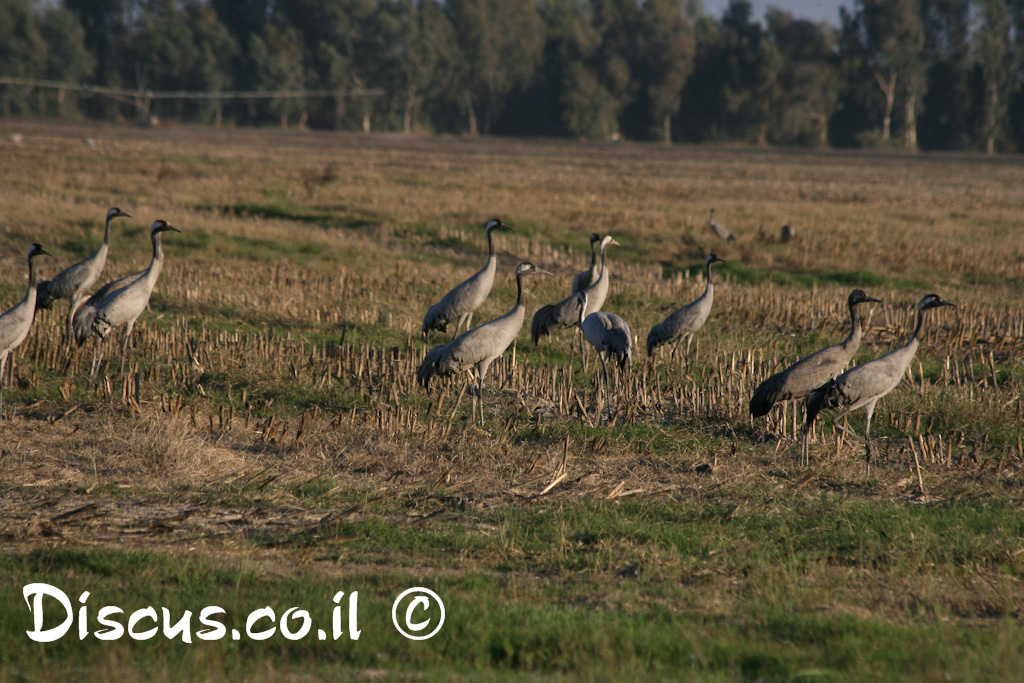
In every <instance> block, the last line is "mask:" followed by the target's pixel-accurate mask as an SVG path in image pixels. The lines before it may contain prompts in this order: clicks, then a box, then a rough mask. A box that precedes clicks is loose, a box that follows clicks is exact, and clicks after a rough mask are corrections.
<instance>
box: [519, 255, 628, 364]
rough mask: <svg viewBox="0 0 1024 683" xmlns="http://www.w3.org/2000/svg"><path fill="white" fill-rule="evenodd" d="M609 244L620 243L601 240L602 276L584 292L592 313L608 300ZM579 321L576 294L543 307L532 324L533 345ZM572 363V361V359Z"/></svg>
mask: <svg viewBox="0 0 1024 683" xmlns="http://www.w3.org/2000/svg"><path fill="white" fill-rule="evenodd" d="M609 244H618V242H616V241H615V238H614V237H612V236H611V235H605V236H604V237H602V238H601V274H600V275H599V276H598V278H597V281H596V282H594V284H592V285H590V286H589V287H587V288H585V289H584V290H582V291H584V292H586V293H587V300H588V301H589V303H590V310H591V312H597V311H599V310H601V307H602V306H604V301H605V299H607V298H608V288H609V286H610V283H611V280H610V274H609V272H608V254H607V253H606V250H607V248H608V245H609ZM579 319H580V300H579V298H578V297H577V296H576V294H571V295H569V296H568V297H566V298H565V299H562V300H561V301H559V302H558V303H557V304H551V305H548V306H541V307H540V308H539V309H537V312H536V313H534V314H533V320H532V321H531V323H530V336H531V337H532V338H533V343H534V344H539V343H540V339H541V337H546V336H547V335H549V334H551V333H552V332H553V331H555V330H562V329H566V328H569V327H575V326H576V324H577V323H579ZM573 340H574V341H575V337H573ZM571 348H572V347H571V346H570V349H571ZM571 363H572V360H571V358H570V364H571Z"/></svg>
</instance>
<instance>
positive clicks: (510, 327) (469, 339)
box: [416, 261, 551, 424]
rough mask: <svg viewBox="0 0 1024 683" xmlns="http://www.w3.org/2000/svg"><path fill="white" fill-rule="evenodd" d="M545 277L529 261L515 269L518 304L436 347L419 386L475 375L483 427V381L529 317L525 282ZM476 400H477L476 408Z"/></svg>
mask: <svg viewBox="0 0 1024 683" xmlns="http://www.w3.org/2000/svg"><path fill="white" fill-rule="evenodd" d="M538 273H543V274H547V275H550V274H551V273H549V272H548V271H546V270H544V269H543V268H538V267H537V266H535V265H533V264H532V263H530V262H528V261H524V262H523V263H520V264H519V265H518V266H517V267H516V287H517V290H518V293H517V294H516V303H515V306H513V307H512V310H511V311H509V312H508V313H506V314H505V315H503V316H501V317H500V318H496V319H494V320H492V321H490V322H488V323H484V324H483V325H480V326H478V327H474V328H473V329H471V330H468V331H466V332H463V333H462V334H461V335H459V336H458V337H456V338H455V339H453V340H452V341H450V342H448V343H447V344H442V345H440V346H436V347H434V348H432V349H431V350H430V351H428V352H427V354H426V356H424V358H423V362H422V363H421V364H420V369H419V371H418V372H417V373H416V374H417V377H418V378H419V382H420V384H422V385H423V386H424V387H425V388H428V389H429V388H430V380H431V378H433V377H434V376H435V375H440V376H448V375H455V374H458V373H461V372H463V371H466V372H468V373H469V374H470V378H472V376H473V371H474V370H475V371H476V380H477V398H479V400H480V424H483V422H484V407H483V388H484V377H486V376H487V369H488V368H489V367H490V366H491V363H493V362H494V360H495V359H496V358H498V357H499V356H500V355H501V354H503V353H505V349H507V348H508V347H509V346H511V344H512V342H513V341H514V340H515V338H516V335H518V334H519V330H520V329H521V328H522V326H523V319H524V318H525V317H526V282H525V278H526V277H527V276H529V275H536V274H538ZM475 403H476V398H474V404H475ZM473 420H474V421H475V420H476V408H475V406H474V409H473Z"/></svg>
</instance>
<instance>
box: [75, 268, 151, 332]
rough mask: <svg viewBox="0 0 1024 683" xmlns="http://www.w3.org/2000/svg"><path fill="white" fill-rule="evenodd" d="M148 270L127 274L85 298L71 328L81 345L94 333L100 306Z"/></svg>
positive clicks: (76, 312)
mask: <svg viewBox="0 0 1024 683" xmlns="http://www.w3.org/2000/svg"><path fill="white" fill-rule="evenodd" d="M145 273H146V271H144V270H141V271H139V272H138V273H132V274H131V275H126V276H124V277H123V278H120V279H118V280H114V281H112V282H108V283H107V284H105V285H103V286H102V287H100V288H99V289H97V290H96V291H95V292H94V293H93V295H92V296H90V297H89V298H88V299H86V300H85V303H84V304H82V305H81V307H79V309H78V310H77V311H75V317H74V318H73V319H72V321H71V328H72V331H73V332H74V335H75V341H76V342H78V345H79V346H81V345H82V344H84V343H85V342H86V340H87V339H88V338H89V337H90V336H91V335H92V333H93V331H94V330H95V329H96V320H97V315H98V313H99V310H98V309H99V308H100V307H101V306H102V305H103V302H104V301H105V300H106V299H107V298H108V297H111V296H112V295H114V294H115V293H116V292H118V291H120V290H121V289H124V288H125V287H130V286H131V285H133V284H134V283H135V281H136V280H138V279H139V278H140V277H142V276H143V275H144V274H145Z"/></svg>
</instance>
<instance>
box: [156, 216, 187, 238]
mask: <svg viewBox="0 0 1024 683" xmlns="http://www.w3.org/2000/svg"><path fill="white" fill-rule="evenodd" d="M168 230H173V231H174V232H181V230H178V229H177V228H176V227H174V226H173V225H171V224H170V223H168V222H167V221H165V220H162V219H158V220H155V221H153V225H151V226H149V234H150V235H155V234H157V233H159V232H166V231H168Z"/></svg>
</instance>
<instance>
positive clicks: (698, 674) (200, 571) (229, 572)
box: [0, 480, 1024, 680]
mask: <svg viewBox="0 0 1024 683" xmlns="http://www.w3.org/2000/svg"><path fill="white" fill-rule="evenodd" d="M327 486H328V485H327V484H326V483H324V482H318V481H315V480H314V481H311V482H307V483H306V484H303V485H301V486H298V487H295V488H294V491H293V493H294V495H295V497H296V500H297V501H299V503H300V504H302V505H316V504H318V500H319V497H320V496H322V495H323V494H324V493H325V492H326V489H327ZM211 493H214V494H216V493H217V492H216V491H213V492H211ZM751 493H752V494H753V496H752V498H751V499H750V501H749V504H747V505H742V506H740V507H737V506H736V505H733V504H731V503H729V502H727V501H726V500H724V499H723V500H717V499H715V498H711V499H709V500H707V501H704V502H693V501H689V502H688V501H666V502H648V501H640V500H633V501H629V500H627V501H623V502H621V503H619V504H610V503H591V502H583V503H575V504H563V505H553V506H547V507H540V508H538V507H529V506H515V505H513V506H507V507H503V508H498V509H495V510H491V511H487V512H478V513H466V512H464V511H461V508H460V507H459V506H458V505H457V504H456V503H457V502H456V501H455V500H454V499H450V500H448V503H447V504H448V505H449V507H448V510H449V512H448V513H446V516H447V517H448V523H446V524H443V525H441V524H436V525H431V524H428V525H426V526H413V525H408V524H402V523H396V522H395V521H393V520H394V519H396V518H398V519H400V518H401V515H402V514H403V513H404V512H405V511H406V510H409V509H410V506H411V507H412V509H416V508H417V507H418V505H419V504H420V503H421V502H422V498H420V497H408V496H398V497H391V498H389V499H387V500H384V501H382V502H378V503H371V504H369V505H368V507H367V508H366V510H365V511H364V512H363V513H362V514H361V515H359V516H358V517H356V518H355V519H352V520H346V521H341V522H338V523H335V524H333V525H329V526H326V527H316V528H314V529H311V530H310V531H309V532H304V533H300V534H291V533H289V534H283V533H282V534H277V535H275V534H274V533H272V532H264V533H262V534H261V535H259V536H257V537H252V538H251V539H250V541H249V542H250V543H253V544H256V545H257V546H263V545H266V544H271V545H273V546H274V547H277V548H279V549H280V550H281V551H282V552H284V553H285V555H284V556H283V558H282V561H283V562H285V563H286V564H287V563H288V560H287V559H286V558H287V557H288V556H289V553H299V554H301V556H305V557H310V553H312V557H313V558H314V559H315V561H316V562H320V563H323V562H329V563H336V564H338V565H339V566H342V567H350V568H351V570H350V571H345V572H343V573H341V574H338V573H337V572H335V571H326V572H321V571H319V570H318V569H317V565H316V564H314V565H307V566H303V565H299V564H291V566H290V567H289V571H287V572H281V571H279V570H278V568H276V567H275V565H273V564H270V565H264V564H261V563H253V562H250V561H248V560H247V559H246V555H245V554H244V553H243V554H242V555H239V556H238V557H237V558H236V559H225V560H214V559H211V558H207V557H204V556H202V555H196V554H193V553H163V552H147V551H122V550H97V549H88V548H75V547H57V548H42V549H37V550H33V551H29V552H23V553H22V552H8V553H6V554H4V555H0V571H2V573H3V575H4V576H5V577H6V582H7V584H8V586H9V590H7V591H4V593H3V595H2V597H0V636H2V637H4V638H5V642H7V643H8V646H7V647H5V648H4V650H3V652H2V653H0V668H3V669H5V670H6V671H8V672H14V671H17V672H18V675H19V676H27V677H37V676H47V677H52V676H55V675H60V676H62V677H66V676H81V675H85V673H86V672H87V671H90V670H94V669H96V668H97V667H98V668H99V670H120V669H123V667H124V666H125V662H128V661H130V662H131V667H132V669H133V670H136V671H142V672H145V673H146V675H148V676H154V675H158V676H161V677H170V678H180V677H189V676H191V675H195V674H196V673H198V672H199V671H202V672H203V674H202V675H203V676H204V677H207V678H233V679H237V678H238V677H247V678H251V677H257V678H259V677H261V676H262V675H264V672H265V671H266V668H267V667H268V666H270V667H272V668H273V669H274V670H277V671H280V670H288V671H290V672H291V673H292V674H297V675H306V676H326V677H332V676H333V677H337V676H339V675H340V676H347V675H353V674H356V673H358V672H365V671H367V670H371V669H372V670H377V671H380V670H383V671H387V672H391V673H392V674H402V673H411V672H414V671H419V672H422V671H428V672H430V674H429V675H430V676H436V677H439V678H446V677H450V676H453V675H455V676H468V677H471V678H479V677H488V678H508V677H519V676H524V675H525V676H530V677H535V676H554V677H572V678H574V679H587V680H595V679H601V680H607V679H612V680H634V679H635V677H636V675H638V672H644V673H645V675H653V676H655V677H660V676H669V677H671V676H678V675H680V674H681V673H682V672H685V675H686V677H687V678H688V679H695V680H723V679H726V680H733V679H738V678H767V679H784V680H790V679H794V678H799V677H803V676H810V675H817V676H820V675H826V676H828V677H838V678H840V679H850V680H859V679H864V678H882V679H890V680H892V679H901V678H908V677H909V678H931V677H939V678H941V677H950V678H953V679H957V680H961V679H965V678H966V679H992V678H999V677H1000V674H1001V672H1005V671H1006V670H1007V669H1006V667H1011V669H1009V670H1014V669H1012V667H1018V666H1019V665H1020V664H1021V663H1022V662H1021V654H1020V652H1021V646H1022V645H1024V635H1022V632H1021V629H1020V628H1019V626H1018V625H1017V624H1016V622H1015V616H1014V615H1015V613H1016V612H1015V610H1017V609H1018V607H1017V606H1016V604H1015V603H1014V602H1013V600H1012V599H1011V598H1010V596H1006V598H1005V599H1004V600H1003V601H1002V602H1000V601H999V600H998V599H997V600H994V601H991V602H990V603H989V604H987V605H986V606H985V607H986V609H988V610H989V611H988V613H986V614H985V618H984V621H982V622H978V621H975V622H974V623H973V625H971V626H967V625H961V624H958V623H957V622H954V621H949V620H947V619H946V617H948V616H949V615H951V614H955V613H956V611H957V610H962V609H963V608H964V606H963V605H960V604H957V603H955V601H954V602H952V603H949V602H945V601H944V600H943V598H941V597H938V596H932V597H927V595H926V594H923V593H922V594H921V595H920V596H918V597H917V598H914V599H910V600H908V601H907V606H906V609H905V611H904V613H903V614H902V615H894V614H892V613H888V614H872V613H869V612H867V610H858V608H856V607H854V606H850V607H849V608H848V609H846V610H843V609H837V608H836V605H839V606H840V607H841V606H842V605H850V604H851V601H855V600H856V598H853V597H852V596H854V595H857V593H858V591H860V590H863V591H867V592H868V594H870V593H871V591H873V590H875V589H879V588H881V589H882V590H885V589H886V587H887V586H892V587H893V588H895V587H897V586H913V585H915V582H916V581H917V578H916V577H919V576H923V575H925V574H927V575H929V576H933V577H934V576H943V577H949V579H950V580H954V581H959V580H967V579H968V578H969V577H971V576H973V575H975V574H976V573H977V572H979V571H986V572H988V573H989V576H990V577H991V576H998V575H999V573H1000V572H1002V573H1003V574H1006V572H1009V576H1012V577H1016V578H1019V572H1018V571H1017V570H1016V569H1009V568H1008V567H1009V566H1010V565H1012V557H1013V552H1014V550H1015V548H1016V546H1015V543H1014V542H1011V541H1010V539H1013V538H1019V537H1020V535H1021V534H1022V533H1024V522H1022V521H1021V518H1020V515H1019V514H1018V512H1017V510H1016V509H1014V508H1013V506H1010V505H1008V504H1006V503H1002V502H998V501H993V500H982V501H974V503H973V504H971V505H955V504H954V505H944V506H940V507H923V506H918V507H914V506H907V505H902V504H891V503H885V502H865V501H853V500H849V499H846V498H844V497H842V496H828V495H825V496H787V495H783V496H781V498H780V497H778V496H776V495H774V494H772V493H771V492H769V491H764V492H761V493H758V492H757V491H752V492H751ZM239 495H240V496H243V497H247V498H249V499H250V500H252V499H253V495H254V494H253V493H252V492H246V491H243V492H241V493H240V494H239ZM766 502H768V503H769V504H770V507H768V508H765V507H764V504H765V503H766ZM346 504H347V503H346ZM442 504H445V503H444V500H442ZM431 505H432V506H433V507H436V505H437V502H433V503H431ZM997 538H999V539H1007V540H1006V542H1000V541H997V542H993V541H992V539H997ZM639 547H643V548H644V549H645V550H644V552H643V553H642V554H638V553H637V548H639ZM296 557H298V555H297V556H296ZM866 567H871V568H872V569H873V572H872V573H871V574H861V573H860V569H859V568H866ZM992 570H994V571H995V572H996V573H995V574H993V573H992ZM723 578H725V579H726V581H725V583H724V584H723V583H722V579H723ZM581 579H584V580H581ZM989 580H990V581H991V580H992V579H991V578H990V579H989ZM32 582H43V583H49V584H51V585H54V586H57V587H58V588H60V589H61V590H62V591H64V592H65V594H67V595H68V597H69V598H70V600H71V601H72V603H73V605H74V606H75V607H78V606H80V602H79V600H78V598H79V595H80V594H81V593H82V592H83V591H89V592H90V593H91V595H90V598H89V600H88V601H87V606H88V608H89V612H88V619H87V622H86V625H87V630H88V631H89V632H90V635H88V636H87V637H86V638H85V639H84V640H80V639H79V638H78V635H77V628H76V629H73V631H72V632H71V633H69V635H67V636H66V637H64V638H61V639H60V640H57V641H56V642H53V643H49V644H46V645H40V644H37V643H33V642H32V641H31V640H29V638H28V637H27V635H26V631H27V630H29V629H30V628H31V620H30V613H29V609H28V607H27V606H26V603H25V602H24V601H23V600H22V599H21V589H22V587H23V586H24V585H26V584H28V583H32ZM878 584H880V586H879V585H878ZM417 585H419V586H425V587H428V588H430V589H431V590H433V591H435V592H437V593H438V594H439V595H440V596H441V597H442V599H443V600H444V601H445V606H446V617H445V624H444V626H443V627H442V629H441V630H440V631H439V633H438V634H437V635H436V636H435V637H434V638H432V639H430V640H428V641H423V642H420V643H414V642H411V641H408V640H406V639H404V638H402V637H401V636H400V635H399V634H398V633H397V632H396V630H395V628H394V626H393V625H392V623H391V607H392V602H393V600H394V598H395V597H396V596H397V595H398V594H399V593H400V592H401V591H403V590H405V589H406V588H409V587H412V586H417ZM339 590H343V591H347V592H351V591H358V592H359V598H358V603H357V606H358V609H357V614H358V627H359V629H360V630H361V636H360V638H359V639H358V640H350V639H349V638H348V636H347V633H346V635H344V636H342V638H341V639H340V640H334V639H333V637H330V636H329V637H328V639H327V640H324V641H321V640H318V638H317V637H316V635H315V634H316V629H317V628H323V629H325V630H326V631H327V632H328V633H329V634H330V632H331V630H332V629H331V617H332V613H331V610H332V608H333V606H334V603H333V602H332V596H333V595H334V594H335V593H336V592H337V591H339ZM342 604H343V605H345V607H346V608H347V606H348V602H347V599H346V600H343V601H342ZM105 605H117V606H119V607H121V608H122V609H124V610H125V614H123V615H117V616H115V620H116V621H118V622H119V623H121V624H122V625H124V624H126V623H127V619H128V615H130V614H131V613H132V612H134V611H135V610H138V609H143V608H145V607H148V606H154V607H155V608H156V609H157V611H158V614H159V608H161V607H166V608H167V609H168V610H169V613H170V615H172V620H173V621H176V620H177V619H180V618H181V617H182V615H184V613H185V611H186V610H191V611H192V612H193V616H192V622H191V632H192V634H193V638H195V634H196V632H197V631H198V629H199V628H200V626H201V625H200V624H198V621H197V619H198V613H199V611H200V610H202V608H204V607H205V606H208V605H217V606H220V607H222V608H223V609H224V610H225V611H226V614H225V615H223V616H218V617H217V620H218V621H222V622H223V623H224V624H225V627H226V628H227V629H232V628H234V629H238V630H239V632H240V638H239V640H237V641H236V640H233V639H232V638H231V637H230V636H228V637H225V638H222V639H219V640H213V641H202V640H198V639H196V640H195V642H194V643H193V644H192V645H185V644H183V643H182V642H181V641H180V638H179V639H168V638H166V637H164V635H163V634H161V633H158V634H157V635H156V637H154V638H152V639H151V640H146V641H133V640H131V639H130V638H129V637H128V636H124V637H122V638H121V639H120V640H117V641H112V642H102V641H100V640H98V639H96V638H95V637H94V635H92V634H94V633H95V632H96V631H97V630H99V628H100V624H99V623H98V622H97V621H96V614H97V612H98V610H99V609H100V608H101V607H102V606H105ZM268 605H269V606H270V607H271V608H272V609H273V610H274V612H275V619H276V621H275V622H274V623H273V624H271V622H270V620H268V619H264V620H262V621H261V622H259V623H258V624H256V625H255V628H253V630H255V631H258V630H262V629H264V628H269V627H270V626H271V625H275V626H277V625H279V623H280V622H279V620H280V618H281V615H282V614H283V612H284V611H285V610H286V609H289V608H291V607H299V608H301V609H305V610H307V611H308V613H309V616H310V619H311V620H312V623H313V625H314V626H313V630H311V632H310V633H311V635H309V636H307V637H305V638H303V639H300V640H294V641H293V640H289V639H287V638H285V637H284V636H283V635H282V633H281V632H280V631H278V632H276V633H275V634H274V635H272V636H271V637H269V638H268V639H266V640H254V639H252V638H250V637H249V636H248V634H247V631H246V617H247V615H248V614H250V613H251V612H252V611H253V610H256V609H261V608H263V607H266V606H268ZM714 605H717V606H714ZM53 607H56V603H49V604H48V608H53ZM58 609H59V608H58ZM428 614H431V615H432V616H433V617H434V618H436V617H437V613H436V612H433V613H428ZM62 616H63V615H62V614H58V613H51V614H48V616H47V620H46V621H45V623H44V627H49V626H53V625H56V624H57V623H58V622H59V621H61V618H60V617H62ZM343 621H344V626H343V628H348V626H349V622H348V611H347V609H345V610H343ZM151 624H152V622H147V623H145V624H144V625H145V626H147V627H148V626H150V625H151ZM289 625H290V626H293V627H297V626H298V625H299V623H298V622H290V623H289ZM76 626H77V624H76ZM139 630H141V628H140V629H139Z"/></svg>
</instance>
